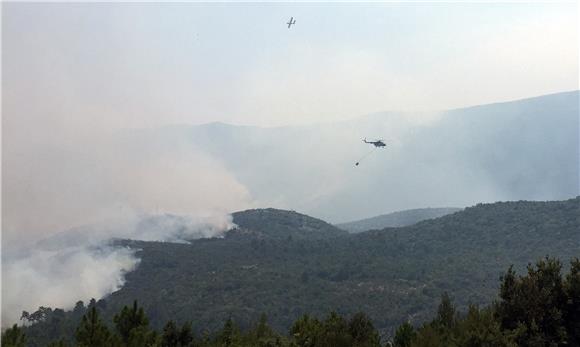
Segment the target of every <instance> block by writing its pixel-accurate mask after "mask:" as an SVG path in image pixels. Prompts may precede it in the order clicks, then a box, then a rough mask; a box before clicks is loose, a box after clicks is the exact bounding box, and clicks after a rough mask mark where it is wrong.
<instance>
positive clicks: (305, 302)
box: [27, 197, 580, 345]
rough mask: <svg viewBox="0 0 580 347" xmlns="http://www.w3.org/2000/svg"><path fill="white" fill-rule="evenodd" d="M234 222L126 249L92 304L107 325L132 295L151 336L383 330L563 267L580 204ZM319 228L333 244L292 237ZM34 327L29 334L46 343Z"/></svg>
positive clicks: (575, 237) (257, 213)
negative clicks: (383, 222)
mask: <svg viewBox="0 0 580 347" xmlns="http://www.w3.org/2000/svg"><path fill="white" fill-rule="evenodd" d="M234 219H235V221H236V222H237V223H239V224H238V226H239V227H240V228H243V229H244V230H247V231H248V232H246V233H243V234H236V235H234V236H233V237H228V236H226V237H225V238H212V239H199V240H194V241H192V243H191V244H176V243H167V242H143V241H124V242H123V244H124V245H126V246H129V247H132V248H135V249H137V250H138V253H137V255H138V256H139V257H140V258H141V262H140V264H139V266H138V268H137V269H136V270H135V271H133V272H130V273H128V274H127V275H126V284H125V285H124V286H123V288H122V289H120V290H119V291H117V292H114V293H113V294H111V295H110V296H109V297H107V298H105V300H104V301H102V302H100V303H99V304H98V305H99V307H100V308H101V309H102V310H103V313H104V316H105V317H104V319H106V320H110V318H111V316H112V315H113V314H114V313H116V312H118V311H119V310H120V308H121V307H122V306H123V305H126V304H130V303H132V301H133V300H135V299H136V300H138V301H139V304H140V305H143V306H144V308H145V310H146V312H147V314H148V316H149V317H150V318H151V323H152V324H153V325H154V326H155V327H156V328H158V329H159V328H161V324H163V323H165V322H167V321H168V320H169V319H175V320H177V321H178V322H185V321H189V320H191V321H192V322H193V326H194V329H195V330H196V331H198V332H201V331H203V330H205V329H209V330H210V331H211V330H215V329H218V328H221V325H222V324H223V322H224V321H225V320H226V319H228V318H229V317H231V318H233V319H234V320H235V321H236V322H240V324H241V325H242V327H248V326H249V325H250V324H251V323H252V322H256V321H257V319H258V318H259V316H260V314H261V313H266V314H267V316H268V319H269V321H270V322H271V323H272V325H273V326H274V327H275V328H277V329H278V330H279V331H286V330H287V329H288V328H289V324H290V323H291V322H293V321H294V320H295V319H296V318H297V317H299V316H300V315H302V314H303V313H310V314H314V315H325V314H327V313H328V312H330V311H332V310H337V311H338V312H339V313H343V314H351V313H354V312H357V311H359V310H362V311H364V312H366V313H368V314H369V315H370V317H371V318H372V319H373V321H374V324H375V326H377V327H378V328H379V329H381V331H382V332H383V333H385V334H390V333H392V332H393V329H394V327H395V326H398V325H399V324H400V323H401V322H403V321H406V320H411V321H412V322H413V323H414V324H419V323H421V322H423V321H425V320H427V319H431V318H432V317H433V314H434V311H435V309H436V305H437V304H438V302H439V297H440V295H441V294H442V293H443V292H449V294H450V295H451V296H452V297H454V298H455V302H456V303H457V305H458V307H459V309H461V310H464V309H466V306H467V304H468V303H472V304H481V305H483V304H489V303H490V302H491V301H492V300H493V299H494V298H495V295H496V293H497V287H498V284H499V276H500V274H501V273H502V272H503V271H505V269H507V268H508V267H509V266H510V265H512V264H513V265H514V268H515V270H516V271H522V270H524V269H525V267H526V265H527V264H528V263H530V262H534V261H535V260H537V259H538V258H540V257H544V256H546V255H550V256H554V257H558V258H560V259H561V260H562V262H563V263H565V264H567V263H568V262H569V260H570V259H571V258H572V257H577V256H578V255H579V251H578V250H579V248H578V247H579V246H578V245H580V233H579V232H578V231H579V230H580V197H577V198H575V199H570V200H566V201H549V202H530V201H517V202H500V203H493V204H478V205H476V206H473V207H469V208H466V209H464V210H462V211H459V212H456V213H453V214H449V215H446V216H443V217H440V218H436V219H429V220H424V221H422V222H419V223H416V224H414V225H411V226H407V227H401V228H385V229H381V230H373V231H368V232H362V233H357V234H348V233H346V232H342V233H339V232H336V230H335V228H333V227H332V226H330V225H328V224H326V223H324V222H322V221H319V220H317V219H314V218H310V217H308V216H305V215H301V214H298V213H295V212H290V211H280V210H272V209H266V210H251V211H244V212H239V213H236V214H235V215H234ZM321 230H326V231H325V233H326V232H328V233H329V234H331V235H334V234H336V235H338V236H336V237H325V238H308V237H294V235H302V236H306V235H311V234H310V233H312V234H314V233H316V232H319V231H321ZM272 231H275V232H273V233H272V234H271V235H274V237H267V236H268V234H269V233H270V232H272ZM265 235H266V236H265ZM88 299H89V298H87V300H88ZM71 326H73V325H71ZM34 329H38V331H37V332H35V330H34ZM43 329H44V328H43V327H42V325H38V326H37V327H34V328H30V329H29V330H28V331H27V336H29V337H31V339H34V336H41V337H42V336H45V335H43V334H45V331H46V329H44V330H43ZM35 334H36V335H35ZM69 335H70V336H72V335H73V332H70V334H69ZM41 337H40V338H39V339H41ZM37 341H40V340H37ZM39 345H42V344H41V343H39Z"/></svg>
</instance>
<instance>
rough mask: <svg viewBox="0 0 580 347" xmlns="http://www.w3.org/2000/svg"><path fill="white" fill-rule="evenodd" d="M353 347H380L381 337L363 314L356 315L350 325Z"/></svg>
mask: <svg viewBox="0 0 580 347" xmlns="http://www.w3.org/2000/svg"><path fill="white" fill-rule="evenodd" d="M348 329H349V333H350V336H351V337H352V341H353V342H352V343H353V346H360V347H363V346H364V347H371V346H380V345H381V343H380V337H379V333H378V331H377V330H376V329H375V327H374V325H373V323H372V321H371V320H370V318H369V317H368V316H367V315H366V314H364V313H363V312H358V313H355V314H354V315H353V316H352V318H351V319H350V321H349V323H348Z"/></svg>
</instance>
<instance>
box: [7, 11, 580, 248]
mask: <svg viewBox="0 0 580 347" xmlns="http://www.w3.org/2000/svg"><path fill="white" fill-rule="evenodd" d="M2 6H3V8H2V9H3V11H2V39H3V40H2V64H3V66H2V67H3V76H2V97H3V103H2V111H3V115H2V132H3V134H2V135H3V136H2V154H3V159H2V161H3V163H2V164H3V198H4V204H3V216H4V220H3V231H4V236H5V240H6V239H7V236H8V235H12V236H14V237H16V238H19V237H21V236H22V235H38V234H45V233H46V231H47V230H51V231H56V230H62V229H63V228H66V227H71V226H74V225H78V224H82V223H89V222H95V221H97V220H99V219H101V218H103V216H105V215H108V214H109V213H110V210H111V209H117V207H116V206H125V205H129V206H130V207H132V208H141V209H145V210H157V209H159V208H161V209H162V210H165V211H171V212H175V213H185V214H187V213H190V212H199V211H200V210H203V209H210V210H215V209H218V210H220V211H221V212H229V211H232V210H236V209H242V208H247V207H249V206H252V201H253V199H252V196H251V192H248V190H247V187H244V185H243V184H241V183H240V182H239V180H238V177H235V175H233V174H232V173H231V172H228V171H227V169H226V168H225V167H224V165H223V163H222V162H220V161H219V160H216V158H212V157H211V156H209V155H207V153H202V152H201V151H200V152H199V153H198V152H194V151H192V150H191V149H190V148H189V147H187V146H184V145H183V144H181V143H175V142H174V141H172V139H165V143H148V142H147V141H144V142H142V143H139V145H136V144H135V143H132V144H130V145H129V144H126V143H125V144H119V143H117V142H115V141H113V137H114V135H113V134H114V133H115V132H116V131H118V130H119V129H126V128H149V127H157V126H162V125H165V124H171V123H188V124H201V123H207V122H213V121H221V122H228V123H234V124H250V125H260V126H273V125H288V124H301V123H313V122H329V121H336V120H340V119H345V118H352V117H356V116H360V115H364V114H367V113H371V112H375V111H384V110H437V109H448V108H454V107H460V106H466V105H473V104H484V103H489V102H498V101H504V100H512V99H518V98H525V97H530V96H535V95H542V94H548V93H554V92H559V91H565V90H575V89H578V5H577V3H559V4H552V3H544V4H539V3H536V4H533V3H532V4H514V3H511V4H498V3H495V4H486V3H472V4H459V3H415V4H402V3H382V4H380V3H372V4H360V3H336V4H332V3H324V4H322V3H318V4H311V3H310V4H309V3H297V4H280V3H213V4H204V3H173V4H161V3H159V4H158V3H124V4H120V3H72V4H71V3H69V4H66V3H61V4H57V3H53V4H50V3H44V4H43V3H40V4H39V3H3V4H2ZM291 16H293V17H294V18H295V19H296V24H295V26H293V27H292V28H291V29H288V28H287V26H286V24H285V23H286V22H287V21H288V19H289V18H290V17H291ZM421 117H423V116H421ZM168 146H169V147H171V149H170V150H169V151H164V149H166V148H168ZM162 149H163V150H162ZM160 153H164V154H163V156H162V155H161V154H160ZM31 216H34V218H31ZM23 230H25V231H26V233H22V231H23ZM32 230H34V231H35V232H32Z"/></svg>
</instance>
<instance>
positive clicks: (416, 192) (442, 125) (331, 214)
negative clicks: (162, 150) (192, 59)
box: [119, 91, 580, 223]
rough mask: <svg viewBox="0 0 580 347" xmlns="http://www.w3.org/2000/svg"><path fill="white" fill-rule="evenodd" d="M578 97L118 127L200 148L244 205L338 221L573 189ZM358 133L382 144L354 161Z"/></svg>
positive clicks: (556, 195)
mask: <svg viewBox="0 0 580 347" xmlns="http://www.w3.org/2000/svg"><path fill="white" fill-rule="evenodd" d="M578 104H579V92H578V91H573V92H566V93H558V94H552V95H545V96H539V97H534V98H529V99H523V100H516V101H511V102H504V103H496V104H488V105H481V106H475V107H469V108H462V109H456V110H449V111H442V112H434V113H430V114H427V113H408V112H407V113H404V112H384V113H376V114H372V115H368V116H364V117H359V118H354V119H352V120H349V121H344V122H336V123H325V124H316V125H305V126H285V127H276V128H261V127H253V126H235V125H228V124H224V123H210V124H205V125H199V126H188V125H176V126H168V127H164V128H156V129H148V130H133V131H130V132H123V133H120V134H119V136H120V138H123V139H124V141H127V140H128V139H129V141H131V139H133V140H136V141H138V140H143V141H147V142H153V141H158V142H160V143H165V144H166V147H167V151H170V150H172V148H174V146H173V147H172V144H175V143H179V144H180V146H186V147H187V146H189V147H190V148H192V150H196V151H202V152H204V153H207V154H208V155H209V156H211V157H212V158H214V159H216V160H217V161H219V162H220V163H221V164H222V165H223V166H224V168H225V169H226V170H228V172H230V173H231V174H232V175H233V176H234V177H235V178H236V179H237V180H238V181H239V183H240V184H242V185H243V186H244V187H246V188H247V191H248V194H249V195H250V196H251V199H252V203H253V205H254V206H257V207H262V206H272V207H276V208H282V209H296V210H299V211H303V212H305V213H307V214H310V215H314V216H318V217H320V218H323V219H324V220H327V221H329V222H331V223H341V222H346V221H352V220H357V219H363V218H368V217H370V216H376V215H379V214H384V213H387V212H390V211H401V210H405V209H412V208H422V207H429V206H469V205H472V204H475V203H478V202H493V201H501V200H522V199H524V200H554V199H566V198H570V197H573V196H576V195H578V193H579V177H580V175H579V157H580V155H579V149H578V143H579V142H578V140H579V139H578V128H579V120H578V112H579V109H578ZM363 138H367V139H373V138H382V139H384V140H385V141H386V143H387V147H386V148H385V149H377V150H376V151H374V152H373V153H371V154H370V155H369V156H367V157H366V158H364V159H363V160H362V161H361V158H362V157H364V156H365V155H367V154H368V153H369V152H370V151H372V150H373V148H372V146H369V145H367V144H364V143H363V142H362V141H361V140H362V139H363ZM357 161H361V164H360V166H356V167H355V166H354V163H355V162H357Z"/></svg>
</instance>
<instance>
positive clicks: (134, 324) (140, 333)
mask: <svg viewBox="0 0 580 347" xmlns="http://www.w3.org/2000/svg"><path fill="white" fill-rule="evenodd" d="M113 322H114V323H115V328H116V329H117V332H118V333H119V335H120V336H121V340H122V341H123V342H124V343H125V344H127V345H131V344H135V343H138V342H139V343H145V342H143V341H150V340H151V339H152V336H150V335H151V332H150V331H149V319H148V318H147V316H146V315H145V312H144V311H143V308H140V307H138V306H137V301H134V302H133V306H132V307H131V308H129V307H127V306H125V307H123V309H122V310H121V312H120V313H119V314H116V315H115V316H114V317H113Z"/></svg>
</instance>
